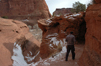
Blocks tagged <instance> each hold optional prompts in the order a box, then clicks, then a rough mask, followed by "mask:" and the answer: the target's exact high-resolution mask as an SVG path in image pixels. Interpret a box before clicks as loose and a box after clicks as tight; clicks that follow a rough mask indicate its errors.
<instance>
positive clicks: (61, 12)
mask: <svg viewBox="0 0 101 66" xmlns="http://www.w3.org/2000/svg"><path fill="white" fill-rule="evenodd" d="M71 10H72V8H62V9H56V10H55V11H54V12H53V16H55V15H65V14H67V13H72V12H71Z"/></svg>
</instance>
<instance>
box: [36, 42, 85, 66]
mask: <svg viewBox="0 0 101 66" xmlns="http://www.w3.org/2000/svg"><path fill="white" fill-rule="evenodd" d="M83 48H84V44H81V45H80V44H76V45H75V53H76V57H75V60H72V54H71V52H70V54H69V57H68V61H65V55H66V53H61V55H60V56H58V57H57V58H55V59H54V58H53V59H54V60H53V59H52V58H51V59H52V60H51V59H49V58H47V59H44V60H42V61H41V62H39V63H38V65H36V66H79V65H78V63H77V62H78V61H79V58H80V56H81V54H82V52H83Z"/></svg>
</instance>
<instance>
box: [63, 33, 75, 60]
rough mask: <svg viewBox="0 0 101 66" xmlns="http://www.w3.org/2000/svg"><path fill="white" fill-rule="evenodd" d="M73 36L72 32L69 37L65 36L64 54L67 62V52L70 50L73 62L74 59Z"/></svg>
mask: <svg viewBox="0 0 101 66" xmlns="http://www.w3.org/2000/svg"><path fill="white" fill-rule="evenodd" d="M75 41H76V40H75V36H74V35H73V32H70V34H69V35H67V36H66V42H67V53H66V59H65V61H68V56H69V52H70V50H71V53H72V59H73V60H74V59H75V52H74V51H75V47H74V44H75Z"/></svg>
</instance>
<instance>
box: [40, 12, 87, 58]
mask: <svg viewBox="0 0 101 66" xmlns="http://www.w3.org/2000/svg"><path fill="white" fill-rule="evenodd" d="M84 15H85V13H78V14H72V15H65V16H55V17H53V18H51V19H48V20H44V19H43V20H39V21H38V25H39V27H40V28H41V29H42V31H43V35H42V43H41V46H40V55H41V57H42V58H46V57H49V56H51V55H53V54H54V53H56V52H59V51H61V48H62V45H63V44H65V43H64V42H65V37H66V35H67V34H69V33H70V31H73V32H74V34H75V36H76V39H81V38H83V39H84V35H85V30H86V26H85V21H84V19H83V18H84ZM83 25H84V26H83ZM82 26H83V27H82ZM81 34H82V35H81ZM81 40H82V39H81Z"/></svg>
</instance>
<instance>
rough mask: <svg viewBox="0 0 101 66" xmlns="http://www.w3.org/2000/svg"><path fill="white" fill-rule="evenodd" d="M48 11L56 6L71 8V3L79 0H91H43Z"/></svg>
mask: <svg viewBox="0 0 101 66" xmlns="http://www.w3.org/2000/svg"><path fill="white" fill-rule="evenodd" d="M45 1H46V3H47V5H48V8H49V11H50V13H51V14H52V13H53V12H54V11H55V10H56V8H72V5H73V3H75V2H77V1H79V2H80V3H83V4H86V5H87V4H88V3H89V2H90V1H91V0H45Z"/></svg>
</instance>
